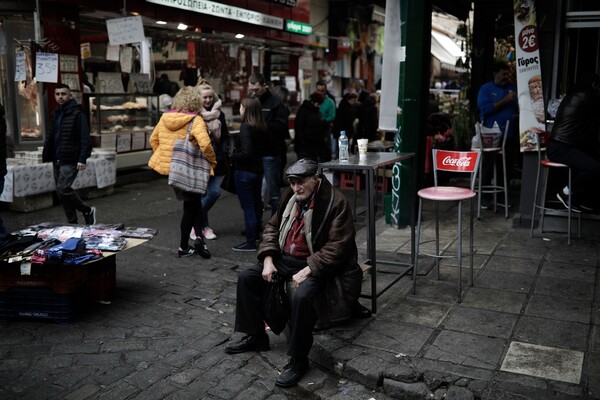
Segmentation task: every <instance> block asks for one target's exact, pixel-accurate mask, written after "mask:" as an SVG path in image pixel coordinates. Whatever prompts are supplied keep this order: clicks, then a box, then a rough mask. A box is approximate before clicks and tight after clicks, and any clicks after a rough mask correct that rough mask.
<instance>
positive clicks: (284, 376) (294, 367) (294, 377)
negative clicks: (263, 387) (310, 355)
mask: <svg viewBox="0 0 600 400" xmlns="http://www.w3.org/2000/svg"><path fill="white" fill-rule="evenodd" d="M307 372H308V359H304V360H300V359H297V358H293V357H292V358H291V359H290V361H289V362H288V363H287V365H286V366H285V367H283V372H281V375H279V376H278V377H277V380H276V381H275V384H276V385H277V386H281V387H290V386H294V385H295V384H297V383H298V382H300V379H302V377H303V376H304V375H305V374H306V373H307Z"/></svg>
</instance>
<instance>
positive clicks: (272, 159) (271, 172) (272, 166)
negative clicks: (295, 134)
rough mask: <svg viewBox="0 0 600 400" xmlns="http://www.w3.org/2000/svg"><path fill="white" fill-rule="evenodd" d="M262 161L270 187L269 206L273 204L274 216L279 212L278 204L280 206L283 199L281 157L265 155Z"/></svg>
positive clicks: (272, 213) (272, 212)
mask: <svg viewBox="0 0 600 400" xmlns="http://www.w3.org/2000/svg"><path fill="white" fill-rule="evenodd" d="M262 161H263V168H264V170H265V179H266V181H267V187H268V188H269V206H271V216H272V215H274V214H275V213H276V212H277V206H279V200H280V199H281V182H282V179H281V157H280V156H265V157H263V158H262Z"/></svg>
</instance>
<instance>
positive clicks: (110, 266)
mask: <svg viewBox="0 0 600 400" xmlns="http://www.w3.org/2000/svg"><path fill="white" fill-rule="evenodd" d="M86 267H87V285H88V288H89V291H90V297H91V299H92V300H93V301H110V300H111V299H112V297H113V293H114V291H115V288H116V286H117V271H116V269H117V263H116V257H115V255H114V254H113V255H109V256H107V257H104V258H102V259H100V260H97V261H94V262H93V263H89V264H86Z"/></svg>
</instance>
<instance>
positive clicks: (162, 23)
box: [156, 21, 167, 25]
mask: <svg viewBox="0 0 600 400" xmlns="http://www.w3.org/2000/svg"><path fill="white" fill-rule="evenodd" d="M156 23H157V24H158V25H166V24H167V21H156Z"/></svg>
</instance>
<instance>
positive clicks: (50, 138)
mask: <svg viewBox="0 0 600 400" xmlns="http://www.w3.org/2000/svg"><path fill="white" fill-rule="evenodd" d="M54 98H55V99H56V102H57V103H58V107H56V109H55V110H54V111H53V112H52V123H51V125H50V129H48V133H47V135H46V140H45V142H44V151H43V153H42V160H43V161H44V162H52V165H53V166H54V182H55V183H56V193H57V194H58V198H59V199H60V201H61V203H62V206H63V209H64V210H65V215H66V216H67V221H69V223H70V224H77V211H80V212H81V213H82V214H83V218H84V220H85V223H86V225H93V224H95V223H96V208H95V207H90V206H88V205H86V204H84V203H83V201H82V200H81V198H80V197H79V195H78V194H77V192H75V191H74V190H73V188H72V186H73V182H74V181H75V178H76V177H77V173H78V172H79V171H83V170H84V169H85V168H86V161H87V159H88V157H89V156H90V155H91V153H92V145H91V140H90V129H89V125H88V122H87V119H86V117H85V114H84V112H83V109H82V107H81V105H79V104H77V102H76V101H75V100H74V99H73V98H71V89H70V88H69V86H67V85H65V84H59V85H57V86H56V88H55V89H54Z"/></svg>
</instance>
